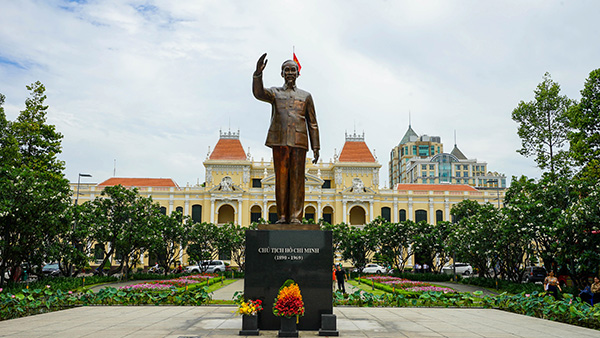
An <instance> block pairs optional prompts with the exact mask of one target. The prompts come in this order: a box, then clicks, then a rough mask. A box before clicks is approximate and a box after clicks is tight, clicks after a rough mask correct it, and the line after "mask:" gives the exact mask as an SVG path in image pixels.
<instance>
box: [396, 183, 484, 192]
mask: <svg viewBox="0 0 600 338" xmlns="http://www.w3.org/2000/svg"><path fill="white" fill-rule="evenodd" d="M396 190H411V191H415V190H418V191H423V190H425V191H478V190H477V189H475V188H473V187H472V186H470V185H467V184H405V183H398V184H396Z"/></svg>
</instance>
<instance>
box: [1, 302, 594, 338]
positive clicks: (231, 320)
mask: <svg viewBox="0 0 600 338" xmlns="http://www.w3.org/2000/svg"><path fill="white" fill-rule="evenodd" d="M234 310H235V307H234V306H196V307H194V306H111V307H108V306H88V307H79V308H74V309H69V310H64V311H58V312H52V313H46V314H41V315H36V316H30V317H24V318H19V319H12V320H6V321H2V322H0V337H31V338H37V337H65V338H69V337H108V338H120V337H128V338H129V337H140V338H154V337H169V338H196V337H235V336H237V335H238V332H239V330H240V329H241V324H242V320H241V318H240V317H238V316H236V315H235V314H234V313H233V312H234ZM334 313H335V314H336V315H337V319H338V322H337V325H338V330H339V331H340V336H341V337H452V338H453V337H456V338H459V337H460V338H462V337H467V338H468V337H532V338H534V337H535V338H537V337H544V338H547V337H550V338H551V337H561V338H564V337H582V338H587V337H600V331H597V330H592V329H586V328H582V327H577V326H572V325H568V324H562V323H557V322H552V321H547V320H543V319H538V318H532V317H527V316H522V315H517V314H513V313H508V312H503V311H499V310H491V309H446V308H356V307H336V308H334ZM301 320H302V319H301ZM276 335H277V331H261V336H265V337H275V336H276ZM316 336H318V333H317V332H315V331H301V332H300V337H316Z"/></svg>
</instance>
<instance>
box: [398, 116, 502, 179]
mask: <svg viewBox="0 0 600 338" xmlns="http://www.w3.org/2000/svg"><path fill="white" fill-rule="evenodd" d="M389 166H390V167H389V168H390V169H389V177H390V188H394V187H396V186H397V185H398V184H402V183H404V184H406V183H413V184H414V183H421V184H466V185H470V186H474V187H478V188H486V187H501V188H505V187H506V176H505V175H503V174H498V173H497V172H490V171H488V168H487V163H486V162H481V161H478V160H477V159H469V158H467V157H466V156H465V155H464V154H463V152H462V151H460V149H458V146H457V145H456V144H455V145H454V148H453V149H452V151H451V152H450V153H444V145H443V144H442V140H441V137H439V136H428V135H422V136H419V135H417V133H416V132H415V131H414V130H413V129H412V127H411V126H410V125H409V126H408V130H407V131H406V133H405V134H404V137H402V140H401V141H400V143H399V144H398V145H397V146H396V147H394V148H393V149H392V151H391V152H390V163H389Z"/></svg>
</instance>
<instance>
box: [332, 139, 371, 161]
mask: <svg viewBox="0 0 600 338" xmlns="http://www.w3.org/2000/svg"><path fill="white" fill-rule="evenodd" d="M339 161H340V162H375V157H373V154H371V151H370V150H369V147H367V144H366V143H365V142H364V141H346V143H344V148H342V152H341V153H340V158H339Z"/></svg>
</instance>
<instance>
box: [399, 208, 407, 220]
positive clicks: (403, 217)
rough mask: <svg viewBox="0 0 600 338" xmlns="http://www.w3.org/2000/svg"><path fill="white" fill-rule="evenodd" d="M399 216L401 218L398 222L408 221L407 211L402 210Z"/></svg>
mask: <svg viewBox="0 0 600 338" xmlns="http://www.w3.org/2000/svg"><path fill="white" fill-rule="evenodd" d="M399 216H400V217H398V220H399V221H400V222H404V221H406V210H404V209H400V212H399Z"/></svg>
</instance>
